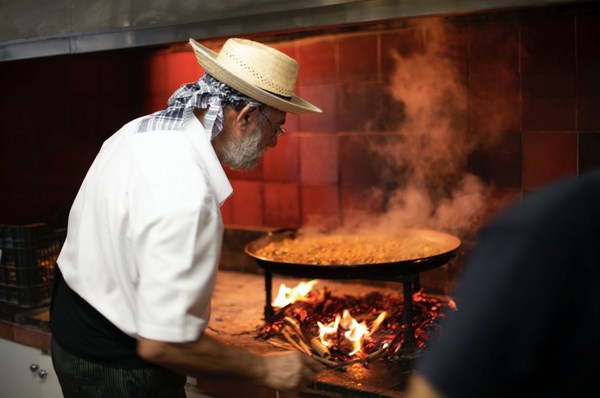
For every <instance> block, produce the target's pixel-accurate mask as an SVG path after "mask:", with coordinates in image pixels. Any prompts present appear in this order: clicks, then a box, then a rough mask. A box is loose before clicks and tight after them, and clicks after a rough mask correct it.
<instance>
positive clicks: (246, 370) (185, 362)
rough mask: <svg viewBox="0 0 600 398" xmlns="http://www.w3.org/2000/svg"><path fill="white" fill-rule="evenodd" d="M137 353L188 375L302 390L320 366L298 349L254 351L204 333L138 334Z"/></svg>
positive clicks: (145, 358) (152, 361) (277, 388)
mask: <svg viewBox="0 0 600 398" xmlns="http://www.w3.org/2000/svg"><path fill="white" fill-rule="evenodd" d="M137 351H138V355H139V356H140V357H142V358H143V359H144V360H146V361H148V362H150V363H154V364H157V365H159V366H162V367H165V368H169V369H171V370H174V371H176V372H180V373H183V374H185V375H188V376H195V375H199V374H212V375H215V376H221V377H232V378H235V379H237V380H245V381H248V382H251V383H254V384H257V385H262V386H265V387H270V388H273V389H276V390H286V391H295V390H300V389H302V388H303V387H304V386H306V385H307V384H308V383H309V382H311V381H312V380H313V379H314V376H315V373H316V372H317V371H318V370H320V369H321V365H319V364H318V363H317V362H316V361H314V360H312V359H311V358H309V357H308V356H306V355H304V354H301V353H299V352H295V351H289V352H283V353H276V354H271V355H258V354H253V353H251V352H249V351H246V350H244V349H241V348H237V347H232V346H228V345H225V344H223V343H221V342H219V341H217V340H215V339H214V338H212V337H210V336H208V335H206V334H205V333H203V334H201V335H200V337H199V338H198V339H197V340H196V341H193V342H188V343H167V342H160V341H156V340H148V339H144V338H139V339H138V343H137Z"/></svg>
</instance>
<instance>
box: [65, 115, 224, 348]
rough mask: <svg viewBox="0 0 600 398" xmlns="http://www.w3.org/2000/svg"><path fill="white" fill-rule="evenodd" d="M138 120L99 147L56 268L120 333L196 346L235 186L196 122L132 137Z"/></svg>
mask: <svg viewBox="0 0 600 398" xmlns="http://www.w3.org/2000/svg"><path fill="white" fill-rule="evenodd" d="M140 119H141V118H140ZM140 119H136V120H134V121H132V122H130V123H128V124H126V125H125V126H124V127H123V128H121V129H120V130H119V131H118V132H116V133H115V134H114V135H113V136H112V137H110V138H109V139H108V140H106V141H105V142H104V144H103V145H102V149H101V150H100V152H99V153H98V155H97V157H96V159H95V160H94V162H93V164H92V166H91V167H90V169H89V171H88V173H87V175H86V177H85V179H84V181H83V184H82V185H81V188H80V190H79V192H78V194H77V197H76V198H75V201H74V203H73V206H72V208H71V212H70V214H69V223H68V228H67V238H66V241H65V244H64V245H63V248H62V251H61V253H60V255H59V257H58V260H57V263H58V266H59V268H60V270H61V272H62V274H63V277H64V279H65V281H66V283H67V284H68V285H69V287H70V288H71V289H72V290H74V291H75V292H76V293H78V294H79V295H80V296H81V297H82V298H83V299H85V300H86V301H87V302H88V303H89V304H90V305H92V306H93V307H94V308H95V309H96V310H97V311H99V312H100V313H101V314H102V315H103V316H104V317H106V318H107V319H108V320H109V321H111V322H112V323H113V324H114V325H115V326H117V327H118V328H119V329H121V330H122V331H123V332H125V333H126V334H128V335H130V336H132V337H139V336H141V337H144V338H148V339H153V340H159V341H169V342H186V341H192V340H195V339H197V338H198V336H199V335H200V333H201V332H202V331H203V330H204V329H205V328H206V326H207V324H208V321H209V318H210V298H211V295H212V293H213V290H214V283H215V277H216V270H217V267H218V262H219V256H220V253H221V243H222V237H223V221H222V218H221V213H220V205H221V204H222V202H223V201H224V200H225V199H226V198H227V197H228V196H229V195H230V194H231V193H232V187H231V184H230V183H229V181H228V179H227V177H226V175H225V172H224V170H223V168H222V166H221V164H220V162H219V161H218V159H217V156H216V154H215V152H214V150H213V148H212V145H211V143H210V134H208V133H206V132H205V131H204V128H203V127H202V125H201V124H200V122H199V121H198V119H197V118H196V117H195V116H193V115H192V117H190V118H189V119H188V120H187V121H186V122H185V123H184V125H183V126H182V128H181V129H180V130H177V131H173V130H171V131H149V132H137V128H136V126H137V124H138V123H139V120H140Z"/></svg>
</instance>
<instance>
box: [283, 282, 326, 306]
mask: <svg viewBox="0 0 600 398" xmlns="http://www.w3.org/2000/svg"><path fill="white" fill-rule="evenodd" d="M317 282H318V281H317V280H316V279H315V280H312V281H310V282H300V283H299V284H298V286H296V287H295V288H293V289H291V288H289V287H287V286H286V285H285V284H284V283H282V284H281V286H279V293H277V297H275V300H273V307H279V308H281V307H285V306H286V305H288V304H292V303H295V302H296V301H304V300H306V296H307V295H308V293H309V292H310V291H311V290H312V288H313V286H314V285H315V284H316V283H317Z"/></svg>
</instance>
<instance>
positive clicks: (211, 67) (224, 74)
mask: <svg viewBox="0 0 600 398" xmlns="http://www.w3.org/2000/svg"><path fill="white" fill-rule="evenodd" d="M190 44H191V45H192V48H193V49H194V53H195V54H196V59H197V60H198V63H200V66H202V69H204V72H206V73H208V74H209V75H211V76H212V77H214V78H215V79H217V80H219V81H220V82H222V83H225V84H227V85H228V86H229V87H231V88H233V89H235V90H237V91H239V92H240V93H242V94H245V95H247V96H248V97H250V98H252V99H254V100H256V101H258V102H260V103H262V104H265V105H268V106H272V107H273V108H276V109H279V110H281V111H283V112H287V113H292V114H296V115H299V114H302V113H321V112H322V111H321V109H319V108H317V107H316V106H314V105H313V104H311V103H310V102H308V101H306V100H304V99H302V98H300V97H298V96H297V95H295V94H294V95H292V97H291V98H290V99H289V100H287V99H285V98H281V97H278V96H276V95H274V94H272V93H270V92H268V91H266V90H263V89H261V88H260V87H257V86H255V85H253V84H250V83H248V82H246V81H245V80H243V79H241V78H240V77H238V76H237V75H235V74H234V73H232V72H231V71H230V70H229V69H227V66H226V65H223V64H222V63H220V62H219V61H218V60H217V56H218V54H217V53H216V52H214V51H212V50H211V49H209V48H207V47H205V46H203V45H202V44H200V43H198V42H197V41H196V40H194V39H190Z"/></svg>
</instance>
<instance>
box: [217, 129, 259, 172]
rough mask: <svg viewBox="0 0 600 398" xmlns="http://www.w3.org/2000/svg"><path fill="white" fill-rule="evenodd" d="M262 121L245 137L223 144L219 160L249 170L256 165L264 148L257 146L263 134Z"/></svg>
mask: <svg viewBox="0 0 600 398" xmlns="http://www.w3.org/2000/svg"><path fill="white" fill-rule="evenodd" d="M262 124H263V123H259V125H258V126H256V129H255V130H254V131H253V132H252V134H250V135H249V136H247V137H242V138H239V139H238V138H236V139H232V140H230V141H229V142H227V143H226V144H225V147H224V148H223V149H224V150H223V153H222V155H221V159H220V160H221V162H222V163H223V164H226V165H227V166H229V167H231V168H233V169H237V170H250V169H253V168H255V167H256V165H257V164H258V161H259V160H260V156H261V155H262V154H263V152H264V151H265V150H266V148H259V144H260V142H261V141H262V135H263V126H262Z"/></svg>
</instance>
